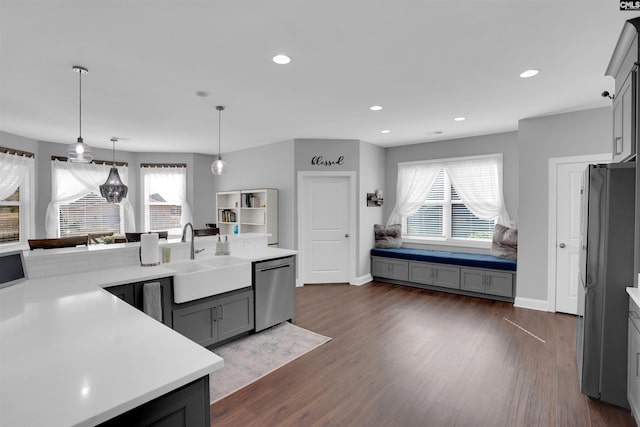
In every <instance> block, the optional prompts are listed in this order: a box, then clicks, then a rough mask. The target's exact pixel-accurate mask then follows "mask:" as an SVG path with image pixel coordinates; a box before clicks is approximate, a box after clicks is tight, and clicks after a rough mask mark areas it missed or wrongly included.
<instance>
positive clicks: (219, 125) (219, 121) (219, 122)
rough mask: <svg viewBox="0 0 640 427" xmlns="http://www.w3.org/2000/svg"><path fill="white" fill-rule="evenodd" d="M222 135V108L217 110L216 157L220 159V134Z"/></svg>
mask: <svg viewBox="0 0 640 427" xmlns="http://www.w3.org/2000/svg"><path fill="white" fill-rule="evenodd" d="M220 135H222V110H221V109H219V110H218V159H220V160H222V149H221V148H220V147H221V143H220V141H221V139H222V138H221V136H220Z"/></svg>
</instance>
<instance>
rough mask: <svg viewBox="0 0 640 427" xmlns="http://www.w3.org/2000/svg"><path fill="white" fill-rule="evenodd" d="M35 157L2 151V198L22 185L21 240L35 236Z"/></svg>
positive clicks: (0, 194)
mask: <svg viewBox="0 0 640 427" xmlns="http://www.w3.org/2000/svg"><path fill="white" fill-rule="evenodd" d="M34 165H35V159H34V158H33V157H23V156H17V155H15V154H7V153H0V200H4V199H6V198H7V197H9V196H10V195H12V194H13V192H14V191H16V189H17V188H18V187H20V204H21V205H22V207H21V208H20V240H23V241H24V240H26V239H30V238H33V237H35V204H34V201H33V193H34V188H33V186H34V177H35V175H34V174H35V167H34Z"/></svg>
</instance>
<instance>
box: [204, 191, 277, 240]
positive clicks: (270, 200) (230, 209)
mask: <svg viewBox="0 0 640 427" xmlns="http://www.w3.org/2000/svg"><path fill="white" fill-rule="evenodd" d="M216 202H217V214H218V228H220V234H233V229H234V228H235V226H236V225H238V228H239V230H238V231H239V233H263V234H270V236H269V238H268V243H269V245H271V246H277V245H278V190H275V189H272V188H262V189H253V190H239V191H221V192H218V193H217V195H216ZM232 220H233V221H232Z"/></svg>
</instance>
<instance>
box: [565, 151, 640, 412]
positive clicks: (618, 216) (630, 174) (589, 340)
mask: <svg viewBox="0 0 640 427" xmlns="http://www.w3.org/2000/svg"><path fill="white" fill-rule="evenodd" d="M634 223H635V164H633V163H631V164H629V163H622V164H611V165H589V166H588V168H587V169H586V170H585V173H584V175H583V182H582V216H581V227H580V258H579V259H580V261H579V262H580V282H581V284H580V286H578V318H577V319H578V320H577V336H576V341H577V342H576V357H577V362H578V378H579V381H580V391H581V392H582V393H583V394H586V395H587V396H589V397H592V398H595V399H600V400H602V401H605V402H608V403H612V404H614V405H618V406H622V407H625V408H628V407H629V403H628V402H627V313H628V299H627V295H626V292H625V287H627V286H633V235H634Z"/></svg>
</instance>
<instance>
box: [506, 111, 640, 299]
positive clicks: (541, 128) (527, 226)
mask: <svg viewBox="0 0 640 427" xmlns="http://www.w3.org/2000/svg"><path fill="white" fill-rule="evenodd" d="M518 127H519V132H518V145H519V157H520V182H519V193H520V195H521V197H520V202H519V215H520V221H519V222H520V225H519V230H518V284H517V296H518V297H522V298H532V299H539V300H546V299H547V270H548V269H547V262H548V261H547V256H548V241H547V232H548V227H549V224H548V215H549V213H548V210H549V203H548V201H549V159H550V158H554V157H567V156H581V155H587V154H600V153H610V152H611V135H612V120H611V108H609V107H605V108H598V109H592V110H584V111H578V112H573V113H566V114H557V115H553V116H545V117H538V118H532V119H526V120H520V122H519V124H518ZM630 232H633V231H630Z"/></svg>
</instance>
